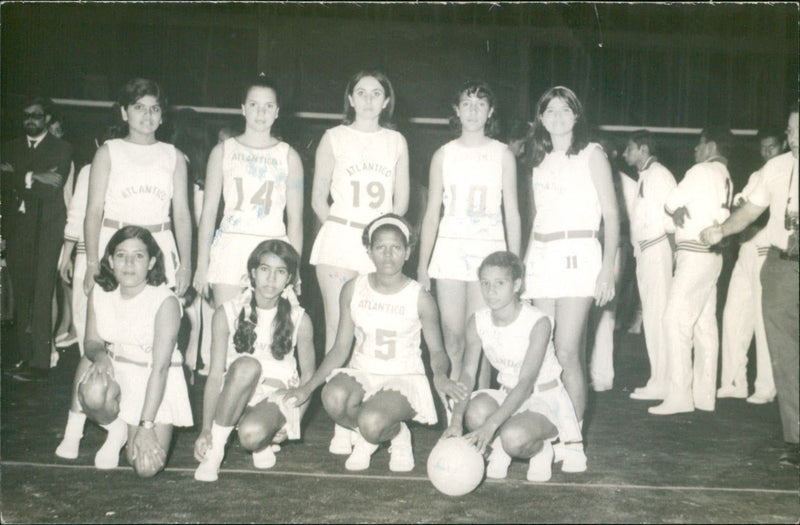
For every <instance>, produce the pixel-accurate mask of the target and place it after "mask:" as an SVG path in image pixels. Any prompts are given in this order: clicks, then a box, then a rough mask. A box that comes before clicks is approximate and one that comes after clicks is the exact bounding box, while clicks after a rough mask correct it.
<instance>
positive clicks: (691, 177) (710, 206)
mask: <svg viewBox="0 0 800 525" xmlns="http://www.w3.org/2000/svg"><path fill="white" fill-rule="evenodd" d="M730 144H731V135H730V131H729V130H727V129H718V128H709V129H706V130H704V131H703V133H702V134H701V135H700V141H699V142H698V144H697V146H696V147H695V149H694V157H695V161H696V162H697V164H695V165H694V166H692V167H691V168H690V169H689V171H687V172H686V175H685V176H684V178H683V180H682V181H681V182H680V184H678V186H677V187H676V188H675V189H674V190H672V191H671V192H670V194H669V196H668V197H667V201H666V204H665V207H664V209H665V210H666V211H667V213H668V214H669V215H671V216H672V220H673V221H674V223H675V226H676V230H675V243H676V247H677V256H676V259H677V260H676V268H675V275H674V276H673V278H672V285H671V286H670V290H669V294H668V296H667V307H666V310H665V311H664V332H665V342H666V348H667V373H668V375H669V387H668V388H667V392H666V397H665V398H664V402H663V403H661V404H660V405H656V406H653V407H650V408H649V409H648V412H650V413H651V414H656V415H667V414H677V413H679V412H693V411H694V409H695V408H698V409H700V410H706V411H713V410H714V402H715V401H716V393H717V392H716V390H717V388H716V387H717V353H718V352H719V334H718V332H717V316H716V313H717V278H718V277H719V274H720V271H721V270H722V255H721V254H720V253H718V252H715V251H711V250H710V249H709V246H708V245H707V244H704V243H703V242H701V241H700V232H701V231H702V230H703V229H704V228H707V227H708V226H711V225H712V224H715V223H716V224H719V223H720V222H722V221H724V220H725V219H727V218H728V216H729V215H730V203H731V198H732V196H733V185H732V183H731V178H730V174H729V173H728V168H727V164H728V161H727V156H728V153H729V149H730ZM692 348H694V363H692Z"/></svg>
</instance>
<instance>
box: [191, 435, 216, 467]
mask: <svg viewBox="0 0 800 525" xmlns="http://www.w3.org/2000/svg"><path fill="white" fill-rule="evenodd" d="M211 444H212V441H211V431H210V430H203V431H202V432H200V436H198V438H197V440H196V441H195V442H194V459H196V460H197V461H203V460H204V459H205V458H206V452H208V449H210V448H211Z"/></svg>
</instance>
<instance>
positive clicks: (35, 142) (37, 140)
mask: <svg viewBox="0 0 800 525" xmlns="http://www.w3.org/2000/svg"><path fill="white" fill-rule="evenodd" d="M45 135H47V131H45V132H44V133H42V134H41V135H39V136H38V137H31V136H28V135H25V138H27V139H28V145H29V146H30V144H31V142H33V147H34V148H37V147H38V146H39V143H41V142H42V140H44V136H45Z"/></svg>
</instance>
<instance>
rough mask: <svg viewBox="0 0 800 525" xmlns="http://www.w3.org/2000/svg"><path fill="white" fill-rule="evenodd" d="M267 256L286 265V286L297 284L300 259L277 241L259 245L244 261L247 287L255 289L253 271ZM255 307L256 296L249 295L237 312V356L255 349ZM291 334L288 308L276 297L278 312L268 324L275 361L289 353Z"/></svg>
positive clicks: (284, 243) (283, 300)
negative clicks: (275, 258) (248, 281)
mask: <svg viewBox="0 0 800 525" xmlns="http://www.w3.org/2000/svg"><path fill="white" fill-rule="evenodd" d="M267 254H272V255H275V256H276V257H278V258H280V259H281V260H282V261H283V262H285V263H286V269H287V271H288V272H289V275H290V277H289V282H288V283H287V284H286V286H292V285H293V284H294V283H295V282H296V281H297V268H298V266H299V264H300V256H299V255H298V254H297V250H295V249H294V247H293V246H292V245H291V244H289V243H287V242H285V241H281V240H279V239H270V240H268V241H263V242H261V243H260V244H259V245H258V246H256V248H255V250H253V252H252V253H251V254H250V256H249V257H248V258H247V275H248V277H249V278H250V286H251V287H255V280H254V279H253V271H254V270H255V269H256V268H258V266H259V265H260V264H261V258H262V257H263V256H264V255H267ZM257 306H258V305H257V303H256V294H255V291H253V293H252V294H251V297H250V302H249V303H248V304H246V305H244V307H242V310H241V311H240V312H239V317H238V322H237V327H236V332H235V333H234V334H233V345H234V348H235V349H236V352H237V353H239V354H252V353H253V350H254V349H255V348H254V345H255V342H256V337H257V334H256V326H257V325H258V308H257ZM293 333H294V323H293V322H292V305H291V303H290V302H289V300H288V299H286V298H285V297H278V311H277V313H276V314H275V320H274V321H273V324H272V346H271V347H270V350H272V355H273V357H275V359H283V356H285V355H286V354H288V353H289V352H291V351H292V334H293Z"/></svg>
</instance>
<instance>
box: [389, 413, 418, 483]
mask: <svg viewBox="0 0 800 525" xmlns="http://www.w3.org/2000/svg"><path fill="white" fill-rule="evenodd" d="M389 470H391V471H392V472H411V471H412V470H414V451H413V449H412V447H411V431H410V430H408V426H406V424H405V423H400V432H399V433H398V434H397V435H396V436H395V437H394V439H392V445H391V446H390V447H389Z"/></svg>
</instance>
